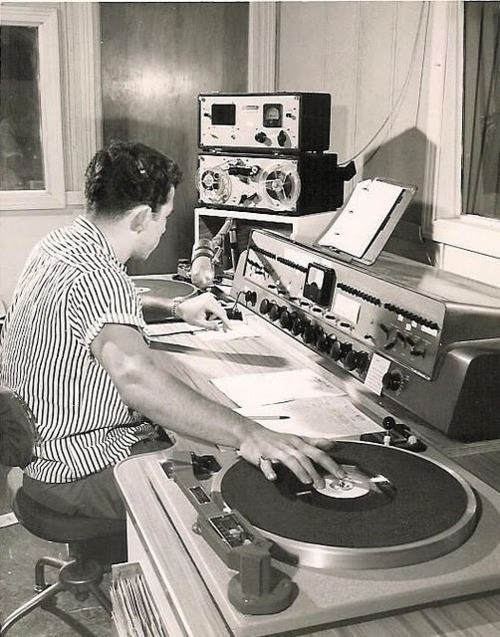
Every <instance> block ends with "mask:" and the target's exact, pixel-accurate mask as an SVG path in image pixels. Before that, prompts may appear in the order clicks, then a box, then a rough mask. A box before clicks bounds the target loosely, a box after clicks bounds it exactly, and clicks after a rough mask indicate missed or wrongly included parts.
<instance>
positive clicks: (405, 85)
mask: <svg viewBox="0 0 500 637" xmlns="http://www.w3.org/2000/svg"><path fill="white" fill-rule="evenodd" d="M428 5H429V3H428V2H422V6H421V8H420V15H419V18H418V27H417V33H416V34H415V41H414V42H413V47H412V52H411V61H410V66H409V68H408V73H407V75H406V78H405V81H404V82H403V86H402V87H401V91H400V93H399V96H398V99H397V100H396V102H395V104H394V106H393V108H392V109H391V111H390V112H389V114H388V115H387V117H386V118H385V119H384V120H383V122H382V124H381V125H380V126H379V128H378V129H377V130H376V131H375V133H374V134H373V135H372V137H371V138H370V139H369V140H368V142H367V143H366V144H365V145H364V146H363V147H362V148H361V149H360V150H358V151H357V152H356V153H355V154H354V155H353V156H352V157H350V158H349V159H346V160H345V161H342V162H340V163H339V165H344V164H348V163H349V162H350V161H354V160H355V159H357V158H358V157H359V156H360V155H362V154H363V153H364V152H365V150H366V149H367V148H369V146H371V144H372V143H373V142H374V141H375V139H377V137H378V136H379V135H380V133H381V132H382V131H383V130H384V128H385V127H386V125H387V124H388V122H390V121H391V119H392V118H393V117H394V115H395V114H396V112H397V111H398V109H399V107H400V105H401V103H402V101H403V98H404V97H405V96H406V91H407V89H408V85H409V83H410V78H411V75H412V72H413V67H414V64H415V53H416V50H417V45H418V43H419V40H420V34H421V33H420V32H421V30H422V25H423V23H424V20H423V18H424V10H425V8H427V13H429V10H430V9H429V6H428ZM379 148H380V147H378V148H376V149H375V150H374V151H373V152H372V153H371V154H370V155H369V156H368V159H367V160H366V161H365V166H366V164H367V163H368V162H369V161H371V159H373V157H374V156H375V155H376V153H377V152H378V151H379Z"/></svg>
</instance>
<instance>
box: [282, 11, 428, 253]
mask: <svg viewBox="0 0 500 637" xmlns="http://www.w3.org/2000/svg"><path fill="white" fill-rule="evenodd" d="M278 6H279V12H280V16H279V25H280V28H279V33H278V49H279V56H278V65H277V76H278V77H277V88H278V89H279V90H308V91H327V92H329V93H331V95H332V133H331V145H330V150H331V151H335V152H337V153H338V155H339V161H340V162H343V161H346V160H348V159H351V158H353V157H356V159H355V161H356V166H357V170H358V179H361V178H370V177H387V178H391V179H395V180H398V181H401V182H404V183H410V184H415V185H416V186H417V187H418V193H417V196H416V197H415V199H414V202H413V203H412V205H411V206H410V208H409V210H408V212H407V213H406V214H405V218H404V221H405V223H403V224H400V226H399V227H398V228H397V230H396V233H395V237H394V239H396V240H398V239H399V240H400V242H401V246H400V248H401V249H399V248H398V249H397V250H396V251H398V252H401V253H403V254H405V255H406V256H411V257H413V258H416V259H419V260H422V261H426V260H427V258H428V254H427V252H428V250H431V249H432V247H431V246H424V245H423V244H422V242H421V240H420V237H419V231H420V220H421V214H422V211H423V208H424V206H426V205H428V204H429V199H428V197H429V192H430V191H431V190H432V187H431V185H432V184H431V180H432V179H433V176H432V165H433V154H434V148H433V145H432V143H431V142H430V141H429V140H428V139H427V138H426V135H425V133H424V132H423V131H424V129H425V126H426V122H427V116H428V114H427V112H426V108H425V105H426V90H428V87H427V86H426V83H425V79H426V78H425V77H424V75H423V70H424V68H425V64H426V57H427V56H428V55H429V41H428V40H429V37H428V31H429V24H428V20H429V6H428V3H425V2H412V1H409V2H370V1H357V0H356V1H349V2H344V1H338V2H315V1H312V2H282V3H279V5H278ZM299 42H300V46H299V45H298V43H299ZM352 184H354V181H353V182H352ZM347 190H348V189H347ZM426 197H427V200H426ZM398 234H399V235H400V236H399V237H398ZM392 243H393V246H394V244H395V241H392Z"/></svg>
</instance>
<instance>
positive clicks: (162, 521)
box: [116, 317, 500, 637]
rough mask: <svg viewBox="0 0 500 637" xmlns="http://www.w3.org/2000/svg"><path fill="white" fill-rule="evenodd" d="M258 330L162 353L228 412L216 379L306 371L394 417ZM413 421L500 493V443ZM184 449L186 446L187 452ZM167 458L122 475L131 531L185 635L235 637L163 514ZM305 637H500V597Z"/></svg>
mask: <svg viewBox="0 0 500 637" xmlns="http://www.w3.org/2000/svg"><path fill="white" fill-rule="evenodd" d="M250 322H251V324H252V327H255V330H256V331H257V332H259V334H260V338H254V339H242V340H235V341H203V342H202V343H200V339H199V338H197V337H196V336H193V335H190V334H179V335H176V336H170V337H168V338H165V339H163V342H162V343H159V344H155V345H154V347H155V348H157V349H160V350H162V354H161V355H162V356H164V357H165V361H166V362H168V365H169V368H170V369H171V370H172V372H173V373H175V374H176V375H177V376H178V377H179V378H181V379H182V380H184V381H185V382H186V383H188V384H190V385H191V386H193V387H195V388H196V389H197V390H198V391H200V392H201V393H203V394H205V395H206V396H208V397H210V398H212V399H214V400H217V401H219V402H221V403H224V404H226V405H228V406H233V405H231V401H229V399H228V398H227V397H226V396H225V395H224V394H222V393H221V392H220V391H219V390H218V389H217V388H216V387H215V386H214V385H213V384H212V383H211V382H210V379H211V378H214V377H218V376H230V375H236V374H244V373H256V372H268V371H279V370H288V369H298V368H306V369H312V370H314V371H315V372H316V373H318V374H320V375H321V376H322V377H324V378H327V379H329V380H331V379H332V378H334V381H335V383H336V384H338V385H339V386H341V387H343V388H344V389H345V391H346V392H347V393H348V395H349V396H350V398H351V400H352V401H353V403H355V404H356V405H357V406H358V407H360V408H361V409H362V410H363V411H364V412H365V413H366V414H367V415H369V416H370V417H372V418H373V419H374V420H375V421H376V422H380V421H381V418H383V417H384V416H385V415H387V413H388V409H387V407H386V405H384V402H383V400H382V399H375V400H374V398H373V395H370V394H368V393H367V392H364V391H363V390H362V388H360V387H359V383H358V382H357V381H355V380H354V379H352V378H351V377H349V376H348V375H347V374H342V373H339V372H338V371H337V370H336V368H334V367H333V365H332V367H329V366H328V363H325V362H324V361H323V360H322V359H321V357H320V356H319V355H318V354H315V353H314V352H312V351H310V350H308V349H307V348H305V347H301V346H300V345H299V344H298V343H296V342H295V341H293V340H292V339H290V338H289V337H288V336H287V335H285V334H282V333H281V332H280V331H279V330H277V329H274V328H273V327H272V326H269V325H267V324H266V323H265V322H264V321H262V320H261V319H259V317H251V318H250ZM172 329H175V327H174V328H172ZM177 329H178V328H177ZM332 373H333V376H332ZM392 413H394V411H393V412H392ZM405 416H406V418H405V420H404V421H405V422H407V423H409V424H410V425H412V427H414V428H415V429H417V430H418V432H419V434H420V435H422V436H423V437H424V438H425V439H426V440H427V441H430V442H431V443H432V444H433V445H435V446H436V447H437V448H438V449H441V450H442V451H444V452H445V453H446V454H448V455H449V456H453V458H454V460H455V462H457V461H458V462H459V463H460V464H462V465H463V466H465V467H466V469H467V470H469V471H470V472H472V473H474V474H475V475H478V476H479V477H481V478H482V479H483V480H484V481H485V482H486V483H488V484H490V485H491V486H493V487H494V488H498V487H500V480H499V478H498V475H499V472H498V471H497V467H498V465H499V464H500V460H499V458H500V442H499V441H489V442H480V443H473V444H469V445H464V444H462V443H457V442H453V441H450V440H447V439H446V438H445V437H444V436H442V434H440V433H439V432H433V431H428V430H427V429H426V428H425V427H422V426H421V425H419V423H415V422H412V421H411V418H410V417H409V416H408V414H405ZM184 442H185V441H184V440H180V441H179V443H180V445H181V446H182V444H183V443H184ZM196 444H197V443H194V442H192V441H190V442H189V443H188V448H193V446H194V447H195V448H196ZM198 444H199V443H198ZM203 449H206V448H205V447H203V446H202V447H199V450H203ZM161 456H162V454H161V452H160V453H159V454H148V455H145V456H142V457H134V458H130V459H128V460H125V461H124V462H122V463H121V464H120V465H118V467H117V469H116V477H117V481H118V484H119V486H120V489H121V491H122V493H123V496H124V499H125V502H126V505H127V510H128V513H129V518H130V530H131V533H132V534H133V535H134V537H135V539H136V540H137V541H138V542H139V543H140V545H141V551H140V552H139V555H140V559H141V560H142V559H145V560H148V561H149V562H150V567H151V568H152V571H151V573H150V576H151V577H154V578H156V579H157V582H159V587H160V588H162V589H163V593H164V595H165V597H166V598H168V599H169V600H170V601H172V600H173V602H174V604H173V605H174V606H175V608H176V610H175V611H174V614H175V615H176V616H177V617H178V618H179V617H181V618H183V622H184V623H185V624H186V623H187V624H188V625H189V629H188V630H186V632H184V633H182V634H191V635H194V636H195V637H197V636H198V635H200V637H201V636H203V637H209V635H213V636H214V637H221V636H222V635H229V634H230V632H228V629H227V626H226V624H225V622H224V620H223V619H222V618H221V615H220V614H219V612H218V611H217V609H216V608H215V606H214V603H213V600H212V597H211V595H210V594H209V592H208V591H207V590H206V588H205V586H203V585H201V584H200V575H199V573H198V570H197V568H196V565H195V564H194V563H193V561H192V560H190V559H189V558H188V557H187V556H186V552H185V549H184V546H183V543H182V541H181V539H180V538H179V536H178V534H177V533H176V531H175V529H174V527H173V526H172V524H171V523H170V522H169V518H168V511H165V510H163V509H162V507H161V502H160V501H159V497H158V490H157V489H156V490H155V489H154V488H152V486H154V485H153V484H152V483H153V482H154V478H153V477H152V472H153V467H154V466H157V465H158V460H159V458H160V459H161ZM189 506H190V505H189ZM132 557H134V556H132ZM151 565H152V566H151ZM162 612H163V611H162ZM169 612H170V611H169ZM165 613H167V611H165ZM299 634H301V635H304V634H308V635H311V636H313V635H314V636H317V637H319V635H321V637H379V636H380V637H390V636H394V637H406V636H408V637H410V636H411V637H430V636H434V635H446V636H447V637H459V636H460V637H465V636H470V637H494V635H498V634H500V594H495V595H487V596H482V597H479V598H475V599H469V600H467V601H461V602H453V603H447V604H443V605H439V606H436V607H432V608H430V607H429V608H424V609H421V610H412V611H410V612H406V613H399V614H397V615H393V616H389V617H383V618H377V619H372V620H370V621H366V620H365V621H362V622H358V623H355V624H349V625H342V626H336V627H333V628H328V629H325V630H322V631H320V632H314V633H311V632H300V633H299Z"/></svg>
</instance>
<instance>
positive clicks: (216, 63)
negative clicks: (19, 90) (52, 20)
mask: <svg viewBox="0 0 500 637" xmlns="http://www.w3.org/2000/svg"><path fill="white" fill-rule="evenodd" d="M101 26H102V53H101V59H102V81H103V87H102V91H103V119H104V138H105V141H109V140H110V139H113V138H114V139H124V140H136V141H142V142H144V143H146V144H149V145H151V146H154V147H156V148H158V149H159V150H161V151H163V152H165V153H167V154H169V155H170V156H171V157H172V158H174V159H175V160H176V161H177V162H178V163H179V164H180V166H181V168H182V169H183V172H184V175H185V177H184V181H183V183H182V184H181V185H180V186H179V188H178V192H177V195H176V201H175V211H176V212H175V214H174V216H173V217H172V219H171V221H169V226H168V231H167V233H166V234H165V235H164V236H163V238H162V241H161V242H160V245H159V246H158V248H157V249H156V250H155V252H154V253H153V254H152V255H151V257H150V258H149V259H148V262H147V263H145V264H140V263H134V264H132V265H131V267H130V271H131V272H132V273H152V272H172V271H174V270H175V268H176V263H177V259H178V258H180V257H186V256H189V254H190V251H191V245H192V241H193V208H194V207H195V205H196V200H197V195H196V187H195V167H196V154H197V104H198V103H197V95H198V93H201V92H204V91H244V90H245V89H246V84H247V67H248V61H247V43H248V4H247V3H244V2H241V3H240V2H236V3H231V2H221V3H219V2H214V3H212V2H193V3H192V2H187V3H177V2H167V3H103V4H102V5H101Z"/></svg>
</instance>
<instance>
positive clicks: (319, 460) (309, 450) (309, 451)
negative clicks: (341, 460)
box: [299, 440, 346, 478]
mask: <svg viewBox="0 0 500 637" xmlns="http://www.w3.org/2000/svg"><path fill="white" fill-rule="evenodd" d="M303 445H304V446H302V445H301V446H300V447H299V449H300V451H301V452H302V453H303V454H304V455H306V456H308V457H309V458H311V459H312V460H313V461H314V462H315V463H316V464H319V465H320V466H321V467H323V469H326V470H327V472H328V473H331V474H332V475H334V476H336V477H337V478H345V476H346V473H345V471H344V470H343V469H342V467H340V466H339V465H338V463H336V462H335V460H333V458H332V457H331V456H330V455H329V454H328V453H326V452H325V451H323V450H322V449H320V448H318V446H313V445H312V444H309V441H307V440H304V441H303Z"/></svg>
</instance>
